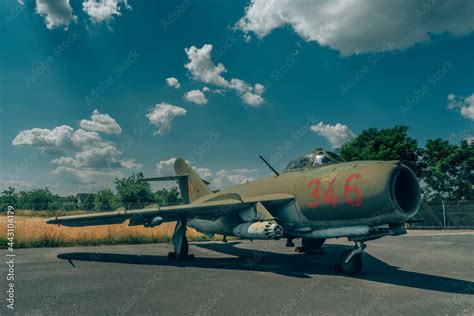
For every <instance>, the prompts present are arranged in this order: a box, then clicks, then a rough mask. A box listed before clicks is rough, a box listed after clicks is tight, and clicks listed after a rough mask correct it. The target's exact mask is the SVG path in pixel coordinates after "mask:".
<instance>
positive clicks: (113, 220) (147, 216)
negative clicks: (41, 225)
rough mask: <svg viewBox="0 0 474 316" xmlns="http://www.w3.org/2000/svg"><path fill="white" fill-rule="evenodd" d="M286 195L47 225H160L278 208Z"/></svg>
mask: <svg viewBox="0 0 474 316" xmlns="http://www.w3.org/2000/svg"><path fill="white" fill-rule="evenodd" d="M293 199H294V197H293V196H292V195H288V194H270V195H263V196H256V197H251V198H248V199H239V200H236V199H225V200H218V201H211V202H202V203H193V204H185V205H175V206H165V207H154V208H146V209H138V210H128V211H126V210H120V211H114V212H104V213H95V214H91V215H88V214H87V215H73V216H63V217H56V218H52V219H49V220H48V221H47V222H46V223H48V224H56V225H64V226H69V227H81V226H97V225H112V224H122V223H123V222H125V221H126V220H127V219H129V220H130V223H129V225H143V224H145V223H146V222H147V221H149V220H151V219H152V218H154V217H156V216H160V217H161V218H162V219H163V222H172V221H177V220H179V219H180V218H182V217H186V218H188V219H193V218H197V217H199V218H201V219H217V218H219V217H220V216H222V215H225V214H228V213H237V212H240V211H243V210H246V209H248V208H250V207H252V206H254V205H255V204H256V203H258V202H262V203H264V204H270V205H278V204H281V203H287V202H290V201H291V200H293Z"/></svg>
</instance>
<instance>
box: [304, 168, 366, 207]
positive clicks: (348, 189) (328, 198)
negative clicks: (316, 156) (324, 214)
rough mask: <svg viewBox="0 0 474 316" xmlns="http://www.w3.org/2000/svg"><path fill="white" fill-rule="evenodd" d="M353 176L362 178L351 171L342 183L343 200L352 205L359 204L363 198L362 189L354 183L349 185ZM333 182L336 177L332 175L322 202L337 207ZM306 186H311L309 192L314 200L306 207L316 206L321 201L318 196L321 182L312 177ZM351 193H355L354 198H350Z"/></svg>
mask: <svg viewBox="0 0 474 316" xmlns="http://www.w3.org/2000/svg"><path fill="white" fill-rule="evenodd" d="M354 178H355V179H356V180H359V179H360V178H362V176H361V175H360V174H358V173H353V174H351V175H349V176H348V177H347V178H346V183H345V185H344V195H345V198H344V201H345V202H347V204H349V205H350V206H352V207H356V206H361V205H362V200H363V197H362V191H361V190H360V188H359V187H358V186H356V185H351V182H352V180H353V179H354ZM335 182H336V177H334V178H333V179H332V180H331V182H330V183H329V186H328V188H327V190H326V192H324V203H326V204H328V205H329V204H330V205H331V206H332V207H333V208H336V207H337V201H338V199H337V198H336V194H335V192H334V184H335ZM308 186H309V187H310V188H313V190H312V191H311V194H312V195H313V197H314V201H312V202H308V207H309V208H317V207H318V206H319V204H320V202H321V198H320V196H319V189H320V188H321V182H320V181H319V179H318V178H314V179H311V181H309V183H308ZM353 193H355V195H356V196H355V199H353V198H352V195H353Z"/></svg>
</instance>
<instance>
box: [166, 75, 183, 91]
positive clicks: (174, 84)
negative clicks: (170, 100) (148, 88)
mask: <svg viewBox="0 0 474 316" xmlns="http://www.w3.org/2000/svg"><path fill="white" fill-rule="evenodd" d="M166 84H167V85H168V86H170V87H172V88H175V89H179V88H181V84H180V83H179V80H178V79H176V78H175V77H169V78H166Z"/></svg>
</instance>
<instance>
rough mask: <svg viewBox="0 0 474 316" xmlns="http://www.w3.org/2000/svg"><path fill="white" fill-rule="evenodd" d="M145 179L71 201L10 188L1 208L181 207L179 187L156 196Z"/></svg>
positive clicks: (1, 197) (139, 176) (41, 191)
mask: <svg viewBox="0 0 474 316" xmlns="http://www.w3.org/2000/svg"><path fill="white" fill-rule="evenodd" d="M143 178H144V176H143V174H142V173H138V174H136V175H135V174H134V175H132V176H131V177H128V178H123V179H115V188H116V193H115V192H113V191H112V190H110V189H105V190H102V191H99V192H98V193H96V194H80V195H77V196H67V197H61V196H58V195H56V194H53V193H51V191H50V190H49V189H48V188H40V189H33V190H31V191H20V192H16V190H15V189H14V188H12V187H9V188H8V189H7V190H4V191H3V192H2V194H1V195H0V206H1V208H2V210H5V209H6V208H7V206H8V205H12V206H14V207H15V208H16V209H20V210H66V211H69V210H88V211H89V210H91V211H92V210H95V211H111V210H115V209H117V208H119V207H124V208H126V209H132V208H143V207H145V206H147V205H150V204H155V203H156V204H158V205H160V206H166V205H176V204H180V203H181V196H180V193H179V191H178V189H177V188H176V187H173V188H171V189H161V190H157V191H155V192H153V191H152V189H151V186H150V184H149V183H148V182H145V181H142V179H143ZM81 198H82V200H81Z"/></svg>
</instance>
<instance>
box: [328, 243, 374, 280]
mask: <svg viewBox="0 0 474 316" xmlns="http://www.w3.org/2000/svg"><path fill="white" fill-rule="evenodd" d="M366 247H367V245H366V244H365V243H364V242H363V241H356V242H355V246H354V248H352V249H346V250H344V251H343V252H342V253H341V254H340V257H339V264H338V265H336V266H335V271H336V272H342V273H344V274H348V275H358V274H360V272H361V271H362V256H363V254H364V249H365V248H366Z"/></svg>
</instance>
